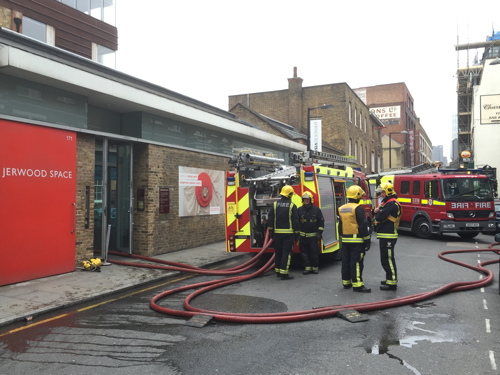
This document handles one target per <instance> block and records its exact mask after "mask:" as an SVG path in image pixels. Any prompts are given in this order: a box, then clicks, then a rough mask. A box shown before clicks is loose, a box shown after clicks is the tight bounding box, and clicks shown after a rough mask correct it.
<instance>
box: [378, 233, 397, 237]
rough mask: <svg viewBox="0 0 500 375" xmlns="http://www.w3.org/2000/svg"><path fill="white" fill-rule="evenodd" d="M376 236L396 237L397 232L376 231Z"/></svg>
mask: <svg viewBox="0 0 500 375" xmlns="http://www.w3.org/2000/svg"><path fill="white" fill-rule="evenodd" d="M377 238H398V234H397V233H378V232H377Z"/></svg>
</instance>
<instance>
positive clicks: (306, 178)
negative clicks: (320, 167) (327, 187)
mask: <svg viewBox="0 0 500 375" xmlns="http://www.w3.org/2000/svg"><path fill="white" fill-rule="evenodd" d="M304 181H314V172H304Z"/></svg>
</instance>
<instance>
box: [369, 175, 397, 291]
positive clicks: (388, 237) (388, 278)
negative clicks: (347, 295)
mask: <svg viewBox="0 0 500 375" xmlns="http://www.w3.org/2000/svg"><path fill="white" fill-rule="evenodd" d="M376 193H377V194H380V197H381V198H382V204H381V205H380V206H379V207H377V208H375V210H374V211H373V212H374V213H375V225H376V228H377V238H378V239H379V245H380V262H381V263H382V267H383V268H384V270H385V280H383V281H381V282H380V283H381V284H382V285H380V289H381V290H396V289H397V288H398V271H397V268H396V259H395V258H394V247H395V246H396V242H397V240H398V226H399V221H400V220H401V205H400V204H399V202H398V197H397V195H396V192H395V191H394V186H393V185H392V184H391V183H389V182H385V183H382V184H380V186H379V187H378V188H377V190H376Z"/></svg>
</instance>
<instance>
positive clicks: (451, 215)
mask: <svg viewBox="0 0 500 375" xmlns="http://www.w3.org/2000/svg"><path fill="white" fill-rule="evenodd" d="M446 216H448V217H449V218H450V219H454V218H455V216H453V214H452V213H451V212H447V213H446Z"/></svg>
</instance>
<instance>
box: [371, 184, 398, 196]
mask: <svg viewBox="0 0 500 375" xmlns="http://www.w3.org/2000/svg"><path fill="white" fill-rule="evenodd" d="M375 191H376V192H382V191H385V194H387V195H392V194H394V193H395V192H394V185H393V184H391V183H390V182H384V183H383V184H380V185H379V187H378V188H377V190H375Z"/></svg>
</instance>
